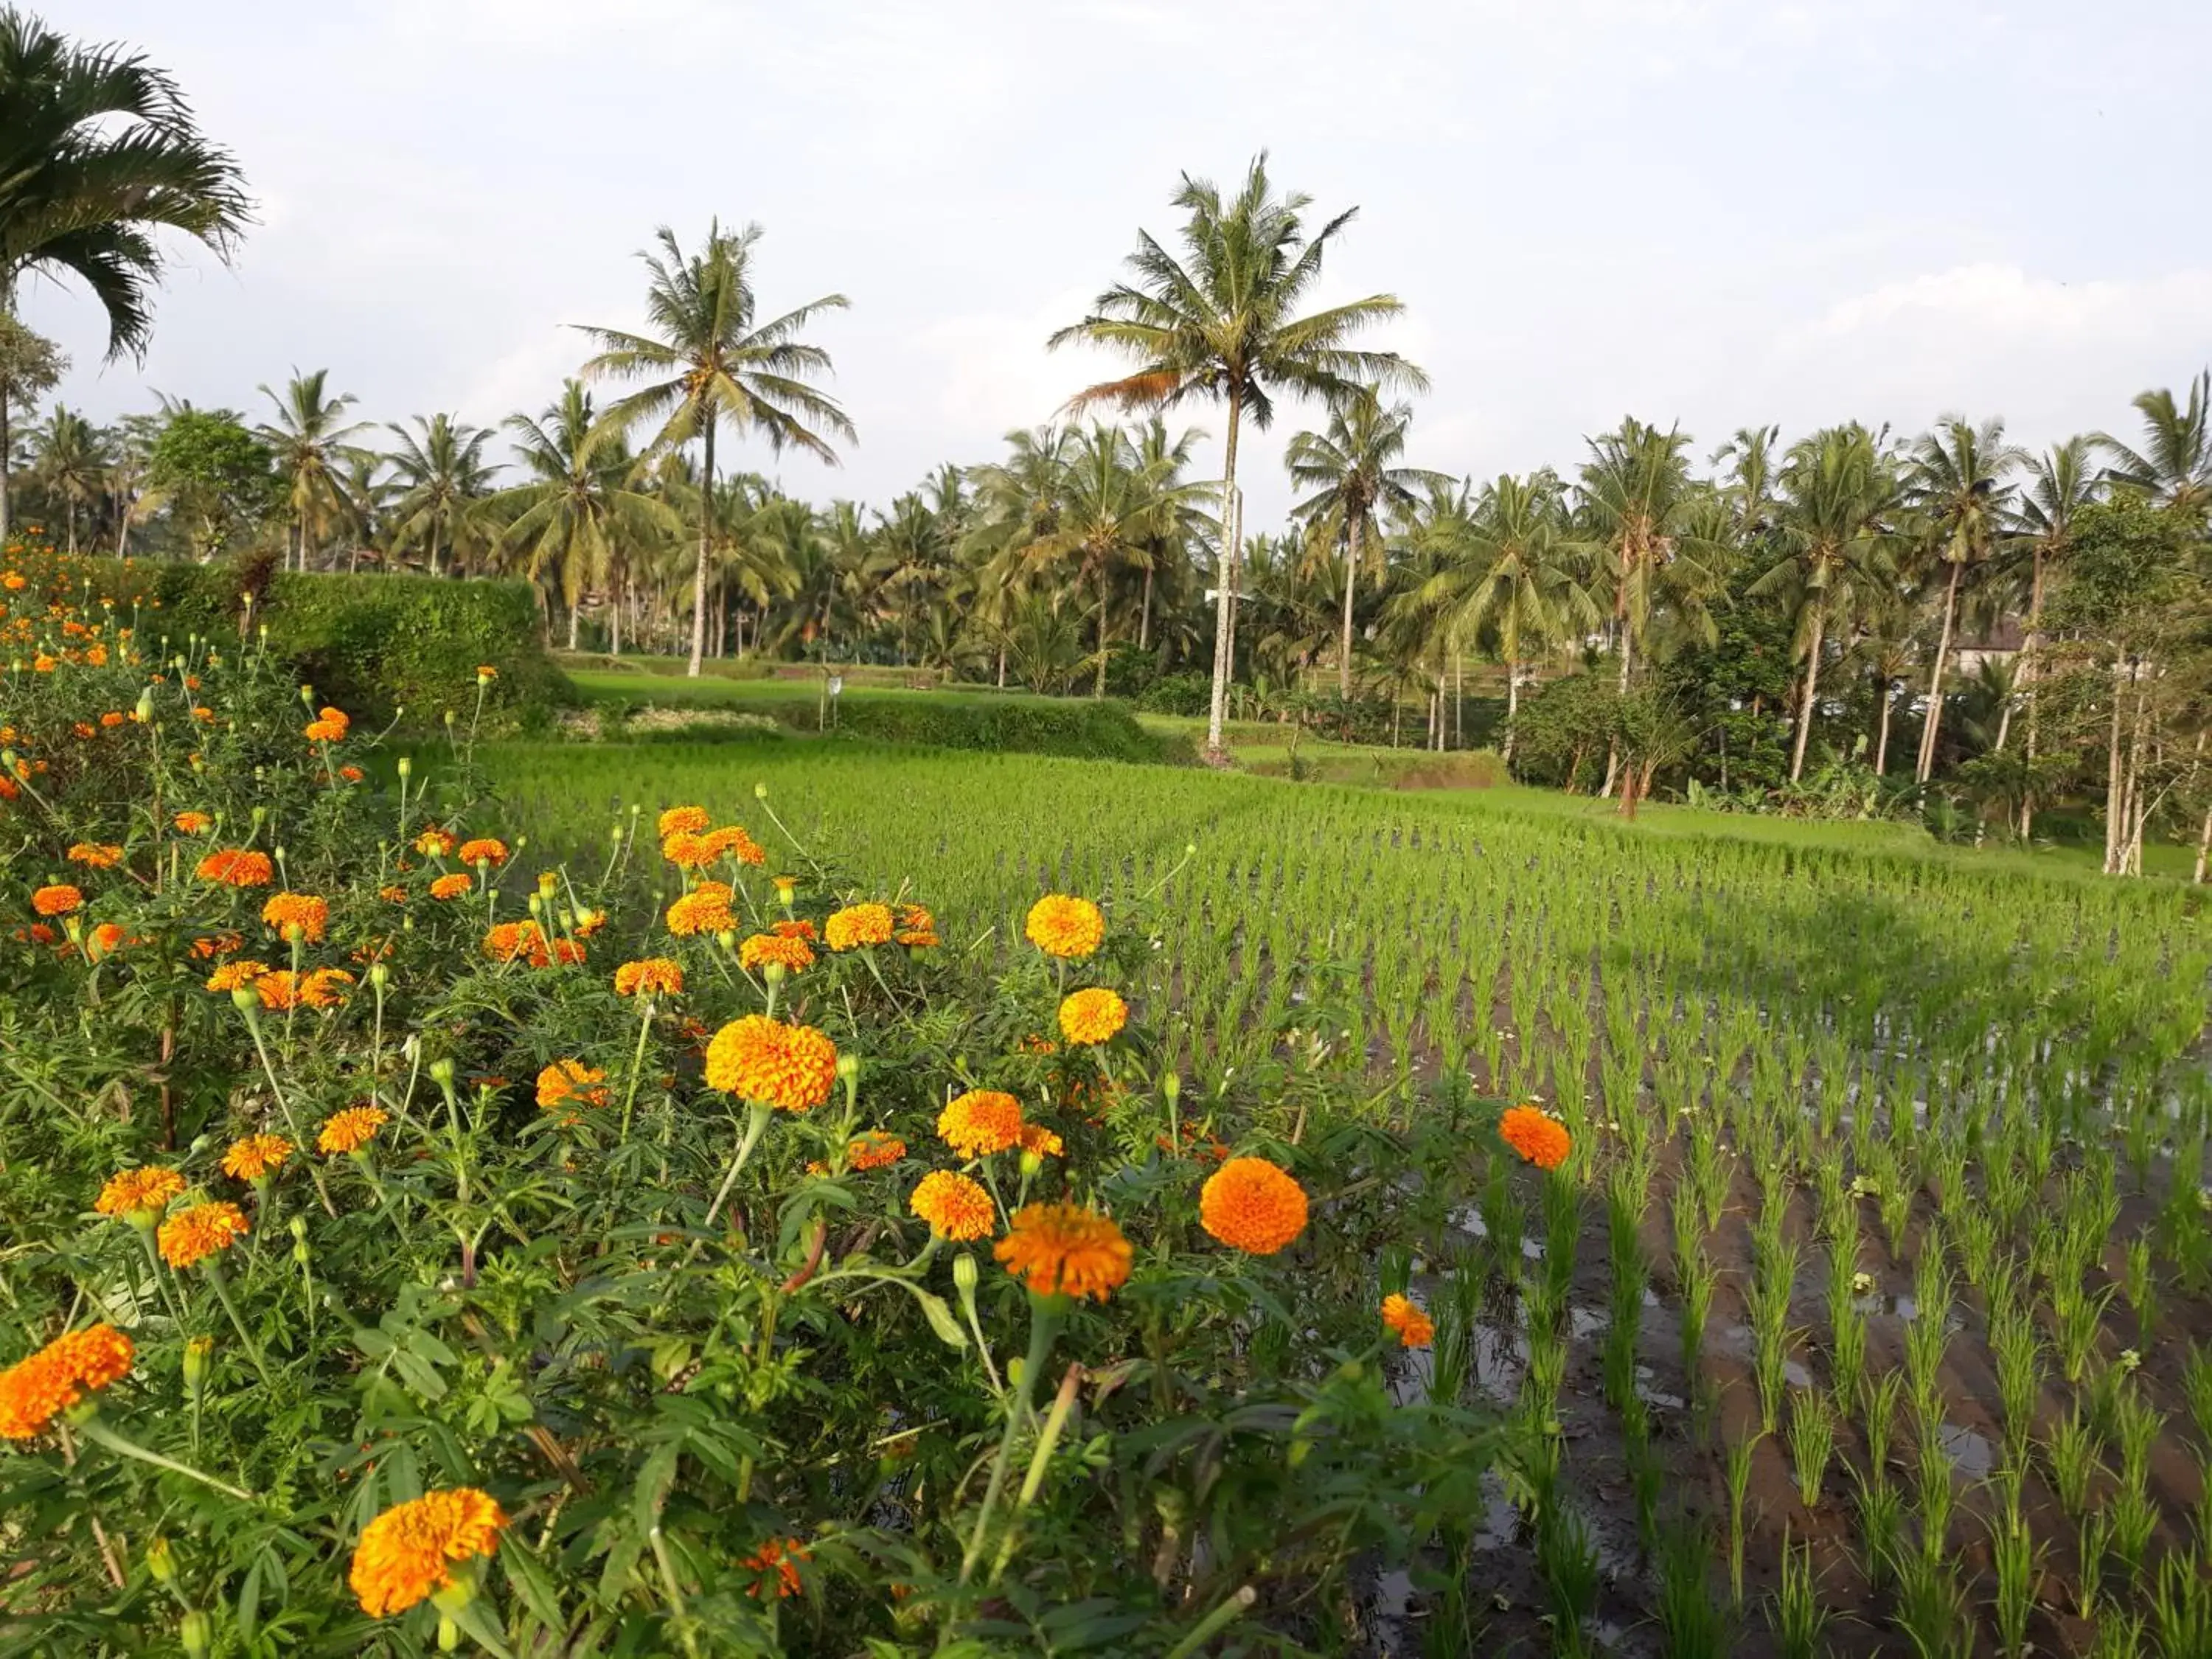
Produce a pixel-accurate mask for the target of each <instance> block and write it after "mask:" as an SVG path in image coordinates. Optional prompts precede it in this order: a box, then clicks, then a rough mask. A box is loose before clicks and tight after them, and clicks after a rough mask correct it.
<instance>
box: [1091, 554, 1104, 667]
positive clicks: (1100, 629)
mask: <svg viewBox="0 0 2212 1659" xmlns="http://www.w3.org/2000/svg"><path fill="white" fill-rule="evenodd" d="M1105 695H1106V561H1105V560H1103V559H1101V560H1099V562H1098V678H1097V679H1095V680H1093V681H1092V682H1091V696H1092V697H1093V698H1094V699H1095V698H1098V697H1103V696H1105Z"/></svg>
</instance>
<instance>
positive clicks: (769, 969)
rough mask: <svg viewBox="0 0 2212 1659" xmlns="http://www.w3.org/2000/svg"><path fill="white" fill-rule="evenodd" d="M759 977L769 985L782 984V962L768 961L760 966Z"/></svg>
mask: <svg viewBox="0 0 2212 1659" xmlns="http://www.w3.org/2000/svg"><path fill="white" fill-rule="evenodd" d="M725 948H726V947H725ZM761 977H762V978H763V979H764V980H766V981H768V982H769V984H771V985H781V984H782V983H783V981H784V977H785V975H784V966H783V964H782V963H780V962H771V963H768V964H767V965H766V966H764V967H763V968H762V969H761Z"/></svg>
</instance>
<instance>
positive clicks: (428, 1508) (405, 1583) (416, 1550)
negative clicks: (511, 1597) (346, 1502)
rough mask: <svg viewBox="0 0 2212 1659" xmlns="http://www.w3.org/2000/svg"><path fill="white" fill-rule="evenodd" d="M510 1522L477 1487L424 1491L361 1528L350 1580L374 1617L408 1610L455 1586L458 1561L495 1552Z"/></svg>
mask: <svg viewBox="0 0 2212 1659" xmlns="http://www.w3.org/2000/svg"><path fill="white" fill-rule="evenodd" d="M506 1525H507V1515H506V1512H505V1511H503V1510H501V1508H500V1506H499V1505H498V1504H496V1503H495V1502H493V1501H492V1499H491V1498H490V1496H489V1494H487V1493H484V1492H478V1491H477V1489H476V1488H475V1487H474V1486H454V1487H450V1488H447V1489H446V1490H443V1491H439V1492H425V1493H423V1494H422V1497H420V1498H414V1499H412V1500H410V1502H408V1503H404V1504H394V1505H392V1508H390V1509H388V1510H385V1511H384V1513H383V1514H381V1515H380V1516H377V1517H376V1519H375V1520H374V1521H372V1522H369V1523H368V1525H367V1526H365V1527H363V1528H362V1529H361V1542H360V1543H358V1544H356V1545H355V1546H354V1552H353V1567H352V1570H351V1571H349V1573H348V1574H347V1575H346V1583H348V1584H349V1585H351V1586H352V1588H353V1593H354V1595H356V1597H357V1598H359V1600H360V1601H361V1610H362V1612H363V1613H367V1614H368V1615H369V1617H370V1618H372V1619H382V1618H386V1617H388V1616H389V1615H390V1614H392V1613H404V1612H406V1610H407V1609H408V1608H410V1607H413V1606H415V1605H416V1603H417V1602H419V1601H422V1600H424V1599H425V1598H427V1597H428V1596H431V1595H436V1594H437V1593H438V1592H439V1591H440V1590H442V1589H446V1588H447V1587H448V1586H449V1585H451V1584H452V1583H453V1568H454V1566H455V1565H456V1564H458V1563H460V1562H464V1561H473V1560H475V1559H477V1557H478V1556H485V1555H489V1554H491V1553H493V1552H495V1550H497V1549H498V1548H499V1534H500V1533H501V1530H502V1529H503V1528H505V1527H506Z"/></svg>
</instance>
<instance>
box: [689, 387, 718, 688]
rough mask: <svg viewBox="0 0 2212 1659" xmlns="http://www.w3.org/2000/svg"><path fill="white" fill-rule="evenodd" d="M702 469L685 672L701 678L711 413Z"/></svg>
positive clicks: (710, 515) (710, 511) (710, 510)
mask: <svg viewBox="0 0 2212 1659" xmlns="http://www.w3.org/2000/svg"><path fill="white" fill-rule="evenodd" d="M703 438H704V442H703V444H702V452H703V453H702V456H701V464H700V468H699V476H700V489H699V561H698V562H697V563H696V564H695V565H694V566H693V567H692V568H691V665H690V667H689V668H687V669H685V670H684V672H685V673H686V674H688V675H690V677H691V678H693V679H695V680H696V679H697V678H699V663H700V659H702V657H704V656H705V655H706V653H707V543H708V538H709V537H710V536H711V535H712V534H713V532H714V419H713V417H712V415H711V413H710V415H709V417H708V422H707V430H706V432H705V433H704V434H703Z"/></svg>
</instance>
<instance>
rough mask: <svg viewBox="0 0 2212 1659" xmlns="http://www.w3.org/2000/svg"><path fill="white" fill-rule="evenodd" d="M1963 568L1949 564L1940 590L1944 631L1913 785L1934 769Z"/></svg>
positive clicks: (1938, 641)
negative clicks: (1945, 669) (1945, 667)
mask: <svg viewBox="0 0 2212 1659" xmlns="http://www.w3.org/2000/svg"><path fill="white" fill-rule="evenodd" d="M1964 568H1966V567H1965V565H1964V564H1963V563H1961V562H1960V561H1959V560H1957V559H1954V560H1952V561H1951V580H1949V581H1948V582H1947V583H1946V584H1945V585H1944V587H1943V631H1942V633H1941V634H1940V635H1937V636H1936V666H1935V668H1934V669H1933V670H1932V671H1930V672H1929V676H1928V713H1927V714H1926V716H1925V717H1924V718H1923V720H1922V721H1921V723H1920V769H1919V771H1918V773H1917V775H1916V781H1918V782H1921V783H1925V782H1927V781H1928V775H1929V773H1931V772H1933V771H1934V770H1935V769H1936V734H1937V733H1938V732H1940V731H1941V730H1942V725H1943V659H1945V658H1946V657H1948V656H1949V655H1950V654H1951V625H1952V623H1954V622H1955V621H1956V620H1957V618H1958V614H1959V573H1960V571H1961V570H1963V569H1964Z"/></svg>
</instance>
